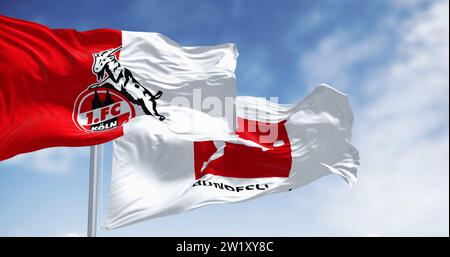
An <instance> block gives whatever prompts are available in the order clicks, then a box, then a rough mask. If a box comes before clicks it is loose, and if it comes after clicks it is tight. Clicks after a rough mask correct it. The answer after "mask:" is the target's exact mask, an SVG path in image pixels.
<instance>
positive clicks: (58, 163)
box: [2, 147, 89, 174]
mask: <svg viewBox="0 0 450 257" xmlns="http://www.w3.org/2000/svg"><path fill="white" fill-rule="evenodd" d="M88 156H89V148H87V147H83V148H80V147H77V148H70V147H56V148H47V149H43V150H40V151H36V152H32V153H27V154H21V155H18V156H16V157H14V158H12V159H9V160H6V161H3V162H2V166H3V165H4V167H8V166H9V167H12V168H20V169H23V168H25V169H29V170H32V171H37V172H43V173H49V174H69V173H70V171H71V170H73V168H74V167H75V166H76V165H77V164H78V163H79V161H80V159H81V158H82V159H83V161H87V158H88Z"/></svg>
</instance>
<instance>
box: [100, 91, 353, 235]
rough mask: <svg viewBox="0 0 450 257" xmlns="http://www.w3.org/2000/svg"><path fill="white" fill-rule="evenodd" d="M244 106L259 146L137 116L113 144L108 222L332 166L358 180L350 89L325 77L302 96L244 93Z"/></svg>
mask: <svg viewBox="0 0 450 257" xmlns="http://www.w3.org/2000/svg"><path fill="white" fill-rule="evenodd" d="M236 106H237V107H236V108H237V110H236V111H237V120H238V126H237V129H236V134H237V135H238V136H239V138H241V139H243V140H248V141H251V142H254V143H255V145H256V146H251V145H246V144H242V143H240V142H230V141H224V140H213V141H208V140H206V141H202V142H192V141H189V140H185V139H184V138H180V137H179V136H177V135H175V134H174V133H172V132H171V131H168V130H167V129H165V128H164V127H163V126H162V125H161V124H160V123H158V122H157V121H155V120H151V119H136V120H134V121H132V122H130V123H129V124H128V125H127V127H126V133H125V136H124V137H121V138H119V139H117V140H115V141H114V144H113V146H114V148H113V173H112V180H111V186H110V196H109V197H110V199H109V214H108V220H107V224H106V227H105V228H107V229H114V228H118V227H121V226H125V225H128V224H132V223H136V222H139V221H142V220H145V219H150V218H154V217H160V216H164V215H170V214H175V213H180V212H184V211H188V210H191V209H194V208H198V207H201V206H205V205H208V204H215V203H227V202H239V201H244V200H248V199H251V198H255V197H260V196H263V195H266V194H269V193H275V192H285V191H289V190H291V189H293V188H296V187H299V186H302V185H305V184H307V183H310V182H312V181H314V180H316V179H318V178H320V177H322V176H324V175H327V174H331V173H334V174H337V175H339V176H341V177H343V178H344V179H345V180H346V181H347V182H348V183H350V184H353V183H354V182H355V181H356V172H357V166H358V164H359V156H358V151H357V150H356V149H355V148H354V147H353V146H352V145H351V143H350V138H351V128H352V122H353V113H352V109H351V106H350V104H349V102H348V99H347V97H346V96H345V95H343V94H342V93H339V92H338V91H336V90H334V89H333V88H331V87H328V86H326V85H322V86H319V87H317V88H316V89H315V90H314V91H313V92H312V93H311V94H310V95H308V96H307V97H306V98H305V99H304V100H302V101H300V102H298V103H297V104H292V105H278V104H275V103H272V102H269V101H266V100H263V99H259V98H254V97H237V99H236ZM148 128H152V129H148ZM207 129H208V128H207V127H206V128H205V127H203V128H202V130H207ZM210 129H214V124H210Z"/></svg>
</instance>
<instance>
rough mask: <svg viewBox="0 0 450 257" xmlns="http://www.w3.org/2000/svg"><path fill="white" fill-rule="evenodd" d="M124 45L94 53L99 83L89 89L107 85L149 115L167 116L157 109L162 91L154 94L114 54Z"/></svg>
mask: <svg viewBox="0 0 450 257" xmlns="http://www.w3.org/2000/svg"><path fill="white" fill-rule="evenodd" d="M121 48H122V47H117V48H113V49H108V50H105V51H102V52H99V53H95V54H94V63H93V64H92V72H93V73H94V74H95V75H97V81H98V83H95V84H92V85H90V86H89V89H94V88H99V87H107V88H112V89H115V90H117V91H119V92H121V93H122V94H123V95H124V96H125V97H126V98H128V100H130V101H131V102H132V103H134V104H137V105H139V106H141V108H142V110H143V111H144V113H145V114H147V115H152V116H157V117H158V118H159V120H164V119H165V117H164V116H163V115H161V114H159V113H158V111H157V110H156V100H157V99H159V98H160V97H161V95H162V92H161V91H158V92H156V93H155V94H152V93H151V92H150V90H148V89H147V88H145V87H143V86H142V85H141V84H140V83H139V81H137V80H136V79H135V78H134V77H133V74H132V73H131V71H130V70H129V69H127V68H125V67H122V66H121V65H120V63H119V61H118V60H117V59H116V56H115V55H114V54H115V53H116V52H117V51H119V50H120V49H121Z"/></svg>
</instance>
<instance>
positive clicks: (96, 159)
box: [87, 145, 102, 237]
mask: <svg viewBox="0 0 450 257" xmlns="http://www.w3.org/2000/svg"><path fill="white" fill-rule="evenodd" d="M101 151H102V145H96V146H91V156H90V167H89V203H88V226H87V236H88V237H96V236H97V207H98V206H97V203H98V202H97V200H98V183H99V169H100V165H101V159H100V157H101Z"/></svg>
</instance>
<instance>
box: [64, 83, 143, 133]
mask: <svg viewBox="0 0 450 257" xmlns="http://www.w3.org/2000/svg"><path fill="white" fill-rule="evenodd" d="M135 115H136V111H135V109H134V106H133V104H132V103H131V102H130V101H129V100H128V99H127V98H125V97H124V96H123V95H122V94H120V93H118V92H116V91H114V90H111V91H109V90H108V89H97V90H86V91H84V92H83V93H81V94H80V95H79V96H78V98H77V100H76V101H75V106H74V111H73V117H72V119H73V121H74V123H75V125H77V127H78V128H79V129H81V130H84V131H104V130H109V129H114V128H117V127H120V126H122V125H123V124H124V123H125V122H127V121H129V120H130V119H132V118H134V117H135Z"/></svg>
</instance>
